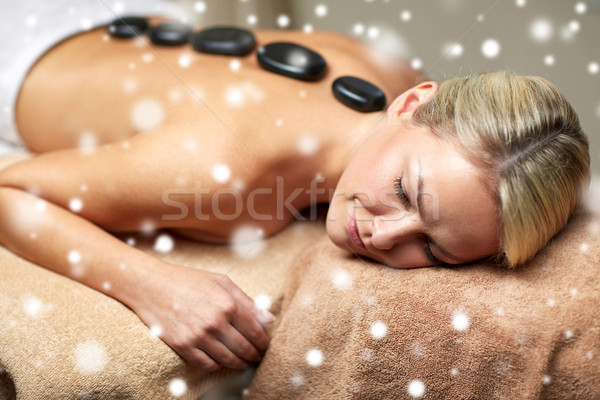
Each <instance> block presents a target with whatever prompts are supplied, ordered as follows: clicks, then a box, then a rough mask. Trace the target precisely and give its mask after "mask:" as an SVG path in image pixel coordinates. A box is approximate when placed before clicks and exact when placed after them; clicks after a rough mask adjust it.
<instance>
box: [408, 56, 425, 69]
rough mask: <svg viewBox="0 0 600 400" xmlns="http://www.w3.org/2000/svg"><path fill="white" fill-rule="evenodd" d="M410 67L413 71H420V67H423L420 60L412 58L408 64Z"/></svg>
mask: <svg viewBox="0 0 600 400" xmlns="http://www.w3.org/2000/svg"><path fill="white" fill-rule="evenodd" d="M410 66H411V67H412V68H413V69H421V67H422V66H423V62H422V61H421V59H420V58H413V59H412V60H411V62H410Z"/></svg>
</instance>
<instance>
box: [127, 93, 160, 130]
mask: <svg viewBox="0 0 600 400" xmlns="http://www.w3.org/2000/svg"><path fill="white" fill-rule="evenodd" d="M164 117H165V112H164V108H163V106H162V105H161V103H160V102H158V101H157V100H154V99H142V100H139V101H138V102H136V103H135V104H134V105H133V107H132V109H131V115H130V119H131V123H132V124H133V126H134V127H135V128H136V129H137V130H139V131H142V132H143V131H147V130H150V129H153V128H156V127H157V126H159V125H160V124H161V123H162V122H163V120H164Z"/></svg>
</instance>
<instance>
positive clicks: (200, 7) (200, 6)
mask: <svg viewBox="0 0 600 400" xmlns="http://www.w3.org/2000/svg"><path fill="white" fill-rule="evenodd" d="M194 11H196V12H197V13H198V14H202V13H203V12H204V11H206V3H205V2H203V1H196V2H194Z"/></svg>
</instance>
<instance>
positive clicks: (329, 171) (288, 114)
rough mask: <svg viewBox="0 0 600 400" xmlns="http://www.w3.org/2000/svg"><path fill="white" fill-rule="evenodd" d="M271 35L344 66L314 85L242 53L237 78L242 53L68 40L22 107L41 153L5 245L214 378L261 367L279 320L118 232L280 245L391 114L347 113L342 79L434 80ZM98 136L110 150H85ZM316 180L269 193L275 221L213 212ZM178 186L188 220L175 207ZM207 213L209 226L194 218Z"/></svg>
mask: <svg viewBox="0 0 600 400" xmlns="http://www.w3.org/2000/svg"><path fill="white" fill-rule="evenodd" d="M255 34H256V37H257V41H258V45H259V46H260V45H261V44H264V43H268V42H271V41H283V40H289V41H294V42H296V43H300V44H304V45H305V46H307V47H309V48H313V49H315V50H317V51H318V52H319V53H321V54H322V55H323V56H324V57H325V59H326V60H327V62H328V66H329V68H328V72H327V75H326V76H325V77H324V78H323V79H322V80H320V81H318V82H312V83H307V82H301V81H296V80H293V79H290V78H287V77H282V76H278V75H275V74H272V73H268V72H265V71H264V70H262V69H261V68H260V67H259V66H258V65H257V62H256V59H255V55H254V54H251V55H249V56H247V57H238V58H236V59H237V60H239V61H240V68H239V69H238V70H235V71H232V70H231V69H230V62H231V61H232V58H229V57H222V56H213V55H205V54H199V53H195V52H194V51H193V50H192V49H191V47H189V46H184V47H182V48H164V47H154V46H150V45H149V44H148V43H147V42H139V41H119V40H115V39H111V40H109V41H105V40H104V37H105V32H104V30H94V31H90V32H86V33H83V34H80V35H78V36H75V37H73V38H70V39H68V40H66V41H65V42H63V43H61V44H59V45H57V46H56V47H54V48H53V49H51V50H50V51H49V52H48V53H46V54H45V55H44V56H43V57H42V58H41V59H40V61H39V62H38V63H37V64H36V65H35V66H34V67H33V69H32V70H31V71H30V73H29V75H28V77H27V79H26V81H25V83H24V85H23V88H22V91H21V93H20V97H19V100H18V104H17V121H18V126H19V130H20V132H21V135H22V138H23V140H24V141H25V143H26V144H27V146H28V147H29V148H30V149H31V150H32V151H34V152H37V153H40V154H39V155H38V156H36V157H34V158H32V159H31V160H28V161H25V162H22V163H19V164H17V165H14V166H12V167H10V168H8V169H7V170H5V171H2V172H1V173H0V221H2V222H1V223H0V243H2V244H3V245H5V246H6V247H8V248H10V249H11V250H13V251H14V252H15V253H17V254H20V255H22V256H23V257H25V258H27V259H29V260H31V261H33V262H35V263H37V264H39V265H43V266H45V267H47V268H49V269H52V270H54V271H56V272H58V273H61V274H64V275H66V276H69V277H71V278H73V279H76V280H78V281H80V282H82V283H83V284H86V285H88V286H90V287H92V288H94V289H96V290H99V291H102V292H104V293H106V294H108V295H110V296H112V297H114V298H115V299H117V300H119V301H121V302H123V303H124V304H126V305H128V306H129V307H130V308H131V309H132V310H133V311H135V312H136V313H137V315H138V316H139V317H140V318H141V319H142V320H143V321H144V322H145V323H146V324H147V325H148V326H160V327H162V328H163V332H165V333H164V334H163V335H162V336H161V338H162V339H163V340H164V341H165V342H166V343H167V344H168V345H170V346H171V347H172V348H173V349H174V350H175V351H177V352H178V353H179V354H180V355H181V356H182V357H184V358H185V359H186V360H187V361H189V362H190V363H192V364H194V365H196V366H198V367H201V368H203V369H206V370H215V369H217V368H219V367H220V366H226V367H231V368H243V367H245V366H246V365H247V364H248V363H251V362H255V361H257V360H258V359H259V357H260V354H261V353H262V352H264V351H265V350H266V349H267V347H268V343H269V339H268V337H267V335H266V333H265V332H264V330H263V327H262V325H264V324H266V323H269V322H271V321H272V316H270V315H266V314H264V313H262V312H261V311H260V310H258V309H257V308H256V307H255V306H254V303H253V301H252V299H250V298H249V297H248V296H247V295H246V294H245V293H243V292H242V291H241V290H240V289H239V288H237V287H236V286H235V285H234V284H233V283H232V282H231V281H230V280H228V279H227V277H224V276H220V275H216V274H212V273H208V272H204V271H200V270H192V269H189V268H184V267H180V266H176V265H171V264H167V263H165V262H163V261H161V260H158V259H156V258H154V257H152V256H150V255H147V254H145V253H142V252H140V251H138V250H136V249H135V248H132V247H130V246H127V245H126V244H124V243H122V242H121V241H119V240H117V239H116V238H114V237H113V236H112V235H110V234H109V233H107V231H132V230H140V229H143V228H144V227H147V226H151V227H153V228H168V229H173V230H174V231H176V232H178V233H180V234H185V235H187V236H189V237H193V238H197V239H200V240H205V241H211V242H226V241H227V240H228V239H229V237H230V235H231V234H232V233H233V232H234V231H235V229H236V228H237V227H239V226H241V225H247V224H252V226H256V227H257V228H260V229H262V231H263V232H264V234H265V235H270V234H273V233H275V232H277V231H279V230H281V229H282V228H283V227H284V226H286V225H287V224H289V223H290V222H291V221H292V220H293V219H294V212H293V210H301V209H303V208H305V207H307V206H309V205H310V204H311V203H314V202H327V201H329V197H330V195H331V191H330V190H333V189H334V188H335V186H336V184H337V181H338V179H339V177H340V175H341V173H342V171H343V170H344V168H345V165H346V164H347V162H348V160H349V158H350V157H351V155H352V154H353V153H354V152H355V151H356V149H357V148H358V147H357V144H358V143H360V142H361V140H362V139H363V138H364V136H365V135H367V133H368V132H369V131H370V130H371V129H372V128H373V127H374V126H375V125H376V124H377V122H378V121H380V120H381V118H382V117H383V116H384V113H371V114H362V113H358V112H356V111H353V110H350V109H348V108H347V107H345V106H343V105H341V104H339V103H338V102H337V101H335V99H334V98H333V96H332V94H331V89H330V87H331V83H332V81H333V80H334V79H335V78H337V77H339V76H341V75H354V76H359V77H362V78H363V79H366V80H368V81H370V82H372V83H374V84H376V85H378V86H379V87H381V88H382V89H383V90H384V92H385V93H386V96H387V98H388V101H391V100H392V99H394V98H395V97H396V96H398V95H399V94H400V93H402V92H403V91H404V90H406V89H408V88H410V87H411V86H413V85H414V84H415V83H416V82H417V81H418V80H419V78H420V76H419V73H418V72H416V71H413V70H412V69H411V68H410V67H409V66H408V65H407V63H406V62H405V61H399V60H393V59H387V61H388V62H385V63H384V62H382V60H383V59H379V61H378V62H374V61H373V56H372V54H371V52H370V50H368V49H367V48H366V47H365V46H364V45H362V44H360V43H358V42H356V41H354V40H352V39H349V38H346V37H343V36H341V35H337V34H331V33H319V32H315V33H312V34H305V33H303V32H279V31H277V32H256V33H255ZM182 54H186V55H189V57H191V59H190V60H191V65H189V66H188V67H182V66H180V65H179V60H180V57H181V56H182ZM231 87H233V90H234V93H235V90H238V93H239V90H242V94H243V95H244V96H245V98H244V100H245V101H244V102H243V104H239V102H238V103H236V102H235V101H234V103H235V104H236V105H235V106H232V105H231V104H228V102H227V100H226V98H227V93H228V92H227V90H228V89H229V88H231ZM240 88H241V89H240ZM229 93H231V92H229ZM144 99H152V100H153V101H155V102H157V103H159V104H160V105H161V106H162V110H163V112H164V118H163V119H162V121H161V123H160V124H159V125H157V126H156V127H154V128H152V129H149V130H148V131H144V132H143V134H140V133H142V131H140V129H139V127H136V125H135V124H133V123H132V121H131V113H132V109H133V108H134V107H135V105H136V104H138V102H139V101H140V100H144ZM200 99H201V100H200ZM234 100H235V99H234ZM154 104H156V103H154ZM90 132H92V133H93V138H94V140H95V141H96V142H97V144H98V145H99V146H98V147H97V148H95V149H94V150H93V151H82V150H81V149H78V148H77V146H78V145H79V144H80V141H81V137H82V136H84V137H88V138H89V137H90ZM86 135H87V136H86ZM307 137H308V138H309V139H310V140H316V141H317V142H316V143H317V147H316V151H314V152H309V153H310V154H306V153H304V154H303V153H301V152H299V151H298V146H299V145H298V143H302V140H306V138H307ZM216 165H226V166H227V167H228V168H229V170H230V177H229V178H228V179H227V180H226V181H225V182H221V181H219V180H215V179H214V178H213V173H212V171H213V167H214V166H216ZM299 166H300V167H299ZM316 176H320V177H322V182H321V184H320V186H319V188H321V189H324V190H323V191H322V193H321V194H319V195H318V196H317V197H314V196H310V195H308V194H307V193H305V192H303V193H302V194H300V195H298V196H296V197H293V199H292V200H291V201H290V202H289V207H287V208H283V210H282V211H281V210H279V211H278V209H277V199H276V196H268V195H264V194H263V195H257V196H255V197H254V200H255V202H254V209H253V211H255V212H256V213H258V214H259V215H261V216H263V217H265V218H261V219H260V220H257V219H256V218H255V217H254V216H253V215H254V214H253V215H251V213H250V212H249V211H248V207H244V208H243V210H242V212H241V213H240V214H239V215H237V216H236V218H235V219H223V218H217V217H218V215H215V211H214V208H213V207H212V204H213V203H212V196H213V194H214V193H216V192H217V191H218V190H220V189H224V188H230V187H231V186H232V185H233V183H234V182H237V186H236V187H237V188H238V189H239V193H240V196H241V197H242V198H243V199H246V200H247V201H248V200H249V195H250V193H251V192H252V190H253V189H257V188H260V189H265V190H269V189H271V190H272V193H275V191H276V189H277V182H278V180H277V177H283V178H285V180H284V181H283V182H284V185H283V197H284V198H288V197H290V196H291V195H292V194H293V193H294V190H295V189H296V188H309V187H310V184H311V182H313V181H314V178H315V177H316ZM198 185H200V186H201V190H204V191H206V192H207V193H210V194H207V195H202V196H200V197H199V198H200V199H201V201H200V203H198V202H197V201H196V202H194V199H195V197H194V196H193V195H189V194H190V193H193V192H194V190H200V189H199V188H200V186H198ZM177 189H184V190H187V192H186V193H187V194H177V193H178V192H177ZM165 191H167V193H169V194H168V197H167V199H168V200H170V201H172V202H173V201H176V202H177V203H178V204H180V205H183V206H185V207H186V208H187V210H188V212H187V213H182V212H181V209H180V208H177V207H174V206H173V203H168V202H165V201H164V200H165V198H164V197H163V196H164V194H165ZM179 193H180V192H179ZM263 193H264V192H263ZM259 194H260V193H259ZM73 198H78V199H80V200H81V201H82V204H83V207H82V208H81V210H79V211H76V212H73V211H71V210H70V208H69V203H70V201H71V199H73ZM226 199H227V196H223V197H221V198H220V199H219V201H220V203H219V207H218V211H219V212H220V213H221V214H219V215H233V214H235V212H236V209H235V205H233V204H231V202H227V200H226ZM198 206H201V209H202V212H203V215H204V214H206V215H208V220H206V219H203V218H198V216H197V213H195V212H193V210H194V209H195V208H194V207H198ZM168 215H171V216H172V215H182V217H178V219H174V218H170V219H169V218H165V216H168ZM25 216H30V217H32V218H25ZM39 243H44V246H39ZM73 250H76V251H77V252H78V254H80V255H81V262H80V263H79V266H80V269H78V270H74V269H73V265H71V263H70V262H69V259H68V255H69V254H72V253H71V252H72V251H73ZM123 265H125V267H126V268H123ZM107 281H110V282H111V285H110V290H108V289H106V288H105V286H104V285H103V283H104V282H107ZM206 293H209V295H207V296H206V297H205V298H204V301H202V302H200V303H199V304H198V305H196V303H197V302H198V299H200V298H201V297H203V296H205V294H206ZM148 299H152V301H148ZM174 302H177V303H178V304H179V305H180V307H179V308H178V309H177V310H175V309H173V303H174ZM186 314H187V316H186V318H185V319H183V318H182V317H183V316H184V315H186Z"/></svg>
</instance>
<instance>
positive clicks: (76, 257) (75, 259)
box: [67, 250, 81, 264]
mask: <svg viewBox="0 0 600 400" xmlns="http://www.w3.org/2000/svg"><path fill="white" fill-rule="evenodd" d="M67 260H69V262H70V263H71V264H79V263H80V262H81V253H80V252H79V251H77V250H71V251H69V254H67Z"/></svg>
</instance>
